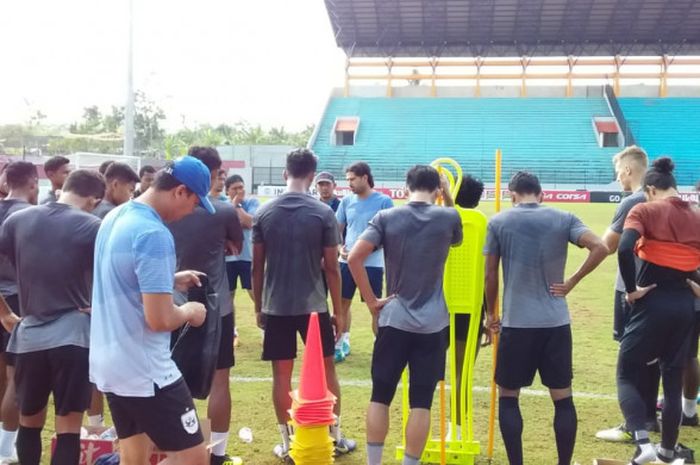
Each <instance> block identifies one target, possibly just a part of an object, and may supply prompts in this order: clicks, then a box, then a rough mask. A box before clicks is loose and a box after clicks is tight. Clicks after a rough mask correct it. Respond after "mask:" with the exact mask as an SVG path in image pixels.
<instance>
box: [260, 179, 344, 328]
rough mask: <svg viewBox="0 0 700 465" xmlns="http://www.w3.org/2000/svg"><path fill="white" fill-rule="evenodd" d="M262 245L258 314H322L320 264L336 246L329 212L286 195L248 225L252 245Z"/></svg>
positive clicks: (265, 206)
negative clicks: (262, 273)
mask: <svg viewBox="0 0 700 465" xmlns="http://www.w3.org/2000/svg"><path fill="white" fill-rule="evenodd" d="M258 243H263V244H264V245H265V256H266V266H265V285H264V286H263V304H262V311H263V313H265V314H267V315H275V316H294V315H308V314H310V313H313V312H319V313H323V312H327V311H328V304H327V302H326V287H325V285H324V283H323V274H322V270H321V259H322V258H323V250H324V249H325V248H326V247H336V246H338V244H339V243H340V235H339V234H338V223H337V221H336V220H335V214H334V213H333V210H332V209H331V208H330V207H329V206H328V205H326V204H325V203H323V202H319V201H318V199H316V198H314V197H312V196H311V195H309V194H302V193H297V192H288V193H286V194H284V195H281V196H280V197H277V198H276V199H274V200H271V201H269V202H267V203H265V204H263V205H262V206H261V207H260V208H259V209H258V212H257V214H256V215H255V219H254V220H253V245H255V244H258Z"/></svg>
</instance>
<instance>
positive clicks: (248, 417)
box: [43, 203, 700, 465]
mask: <svg viewBox="0 0 700 465" xmlns="http://www.w3.org/2000/svg"><path fill="white" fill-rule="evenodd" d="M555 206H557V207H559V208H562V209H565V210H569V211H572V212H574V213H575V214H577V215H578V216H579V217H580V218H581V219H582V220H583V221H584V222H585V223H586V224H587V225H588V226H589V227H591V228H592V229H593V230H594V231H595V232H596V233H597V234H601V235H602V233H603V232H604V230H605V228H606V227H607V225H608V223H609V221H610V219H611V218H612V214H613V211H614V208H615V205H612V204H560V205H555ZM482 207H483V210H484V211H485V212H486V213H487V214H488V215H491V214H493V204H492V203H485V204H483V206H482ZM569 252H570V254H569V261H568V269H569V270H573V269H575V268H576V267H577V266H578V265H579V264H580V263H581V262H582V260H583V257H584V253H585V252H584V251H581V250H578V249H577V248H576V247H570V249H569ZM614 277H615V259H614V257H610V258H608V259H607V260H606V261H605V262H604V263H603V264H602V265H601V266H600V268H599V269H598V270H597V271H596V272H595V273H594V274H593V275H591V276H589V277H588V278H587V279H586V280H584V281H583V282H582V283H581V284H580V285H579V286H578V287H577V288H576V289H575V290H574V291H573V292H572V293H571V294H570V296H569V298H568V302H569V307H570V309H571V315H572V327H573V335H574V383H573V387H574V391H575V397H574V399H575V402H576V406H577V409H578V418H579V428H578V438H577V444H576V450H575V453H574V461H575V462H578V463H581V464H590V463H591V462H592V459H593V458H596V457H608V458H618V459H621V460H624V459H629V457H630V456H631V453H632V449H633V447H632V446H631V445H629V444H625V445H620V444H610V443H605V442H601V441H598V440H596V439H595V437H594V434H595V432H596V431H597V430H598V429H601V428H603V427H611V426H614V425H616V424H619V423H620V422H621V418H622V417H621V414H620V411H619V408H618V404H617V400H616V388H615V361H616V355H617V344H616V343H615V342H614V341H613V340H612V336H611V334H612V307H613V302H612V301H613V283H614ZM236 312H237V322H238V329H239V333H240V338H241V345H240V347H239V348H238V350H237V353H236V363H237V366H236V367H235V368H234V369H233V371H232V378H233V380H232V385H231V392H232V395H233V419H232V423H231V433H232V436H231V441H230V443H229V452H230V453H231V454H233V455H238V456H241V457H242V458H243V459H244V462H245V463H247V464H255V465H266V464H275V463H279V462H278V460H277V459H276V458H275V457H274V456H273V455H272V452H271V451H272V448H273V446H274V445H275V443H276V442H277V441H278V440H279V435H278V433H277V427H276V421H275V418H274V413H273V409H272V404H271V381H270V376H271V372H270V367H269V364H267V363H264V362H262V361H260V350H261V346H260V342H261V337H260V331H259V330H258V329H257V327H256V326H255V318H254V315H253V307H252V304H251V302H250V299H249V298H248V296H247V295H246V294H244V293H239V295H237V296H236ZM353 312H354V313H353V315H354V317H353V327H352V340H351V345H352V355H351V356H350V357H349V358H348V359H347V360H346V361H345V362H343V363H342V364H340V365H339V366H338V375H339V378H340V381H341V384H342V401H343V414H342V421H343V429H344V431H345V434H346V435H347V436H348V437H351V438H353V439H356V440H357V442H358V444H359V448H358V449H359V450H358V451H357V452H355V453H354V454H351V455H350V456H346V457H342V458H340V459H338V460H337V463H340V464H345V465H359V464H364V463H365V454H364V431H365V428H364V415H365V409H366V407H367V403H368V401H369V396H370V373H369V366H370V357H371V350H372V340H373V336H372V331H371V329H370V318H369V313H368V311H367V309H366V307H365V306H364V305H363V304H361V303H360V302H359V299H358V300H357V302H355V303H354V305H353ZM491 359H492V353H491V349H490V348H486V349H484V350H482V351H481V353H480V355H479V358H478V360H477V365H476V369H475V373H476V374H475V383H474V384H475V386H477V387H478V390H477V391H476V393H475V436H476V438H477V439H478V440H480V441H481V444H482V451H483V453H484V454H485V451H486V440H487V434H488V426H487V422H488V408H489V395H488V392H487V390H486V389H484V388H486V387H488V386H489V380H490V373H491ZM532 389H533V390H534V391H536V392H533V393H524V394H523V396H522V398H521V407H522V412H523V419H524V424H525V430H524V434H523V444H524V451H525V461H526V462H527V463H530V464H537V465H543V464H548V463H549V464H554V463H556V460H557V455H556V448H555V445H554V434H553V431H552V426H551V425H552V418H553V407H552V404H551V401H550V400H549V397H548V396H546V395H542V393H543V392H544V391H545V389H544V388H543V387H542V386H541V385H540V384H539V382H538V381H536V383H535V385H533V386H532ZM576 394H580V395H576ZM398 395H399V394H398V393H397V400H398ZM199 411H200V413H204V412H206V410H205V409H204V404H203V403H202V404H200V408H199ZM244 426H248V427H250V428H251V429H252V430H253V435H254V440H253V442H252V443H250V444H245V443H242V442H241V441H239V440H238V436H237V432H238V430H239V429H240V428H241V427H244ZM399 428H400V410H399V408H398V402H395V405H394V407H393V415H392V426H391V434H390V437H389V438H388V440H387V447H386V450H385V455H384V460H385V463H396V461H395V460H394V459H393V456H394V447H395V446H396V445H397V443H398V441H399V434H400V432H399ZM51 434H52V431H51V428H50V427H47V428H46V430H45V431H44V438H45V439H46V441H45V445H46V446H48V439H49V437H50V435H51ZM655 440H657V441H658V437H656V436H655ZM680 441H681V442H682V443H684V444H686V445H688V446H690V447H692V448H700V428H694V429H693V428H682V430H681V437H680ZM44 450H45V451H48V448H47V447H46V448H45V449H44ZM43 463H48V453H46V452H45V454H44V460H43ZM477 463H479V464H485V463H487V460H486V458H485V455H482V457H480V458H478V459H477ZM493 463H495V464H506V463H507V460H506V456H505V451H504V449H503V444H502V442H501V441H500V433H499V432H498V430H497V432H496V446H495V454H494V462H493Z"/></svg>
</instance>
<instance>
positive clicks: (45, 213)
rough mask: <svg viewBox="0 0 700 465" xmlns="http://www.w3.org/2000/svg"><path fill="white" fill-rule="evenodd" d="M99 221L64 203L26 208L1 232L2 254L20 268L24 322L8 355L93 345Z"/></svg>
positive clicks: (0, 245)
mask: <svg viewBox="0 0 700 465" xmlns="http://www.w3.org/2000/svg"><path fill="white" fill-rule="evenodd" d="M99 227H100V220H99V219H97V218H95V217H94V216H93V215H90V214H89V213H86V212H84V211H82V210H78V209H77V208H74V207H71V206H70V205H66V204H64V203H58V202H54V203H49V204H46V205H41V206H38V207H31V208H25V209H24V210H21V211H19V212H17V213H15V214H13V215H12V216H10V217H9V218H7V220H5V222H4V223H3V225H2V229H0V253H3V254H6V255H7V256H8V257H9V259H10V261H11V262H12V263H13V264H14V266H15V268H16V270H17V284H18V287H19V301H20V308H21V310H22V317H23V319H22V322H21V323H20V324H19V326H18V327H17V328H16V330H15V331H14V332H13V333H12V338H11V339H10V343H9V347H8V351H9V352H12V353H25V352H34V351H38V350H47V349H52V348H56V347H61V346H65V345H75V346H78V347H85V348H87V347H89V340H90V315H88V314H87V313H83V312H80V311H79V309H85V308H89V307H90V302H91V293H92V273H93V270H92V266H93V256H94V248H95V238H96V236H97V230H98V229H99Z"/></svg>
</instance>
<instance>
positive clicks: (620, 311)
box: [613, 290, 631, 341]
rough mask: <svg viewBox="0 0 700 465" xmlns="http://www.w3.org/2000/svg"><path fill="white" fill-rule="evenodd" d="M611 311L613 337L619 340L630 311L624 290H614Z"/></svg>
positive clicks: (623, 332)
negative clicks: (612, 312) (613, 304)
mask: <svg viewBox="0 0 700 465" xmlns="http://www.w3.org/2000/svg"><path fill="white" fill-rule="evenodd" d="M613 311H614V314H613V339H615V340H616V341H620V340H621V339H622V336H623V335H624V334H625V326H626V325H627V322H628V321H629V319H630V311H631V309H630V304H628V303H627V300H626V299H625V293H624V292H622V291H617V290H616V291H615V307H614V309H613Z"/></svg>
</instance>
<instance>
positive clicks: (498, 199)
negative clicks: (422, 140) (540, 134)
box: [486, 149, 502, 463]
mask: <svg viewBox="0 0 700 465" xmlns="http://www.w3.org/2000/svg"><path fill="white" fill-rule="evenodd" d="M501 163H502V155H501V149H497V150H496V179H495V183H494V184H495V188H496V213H498V212H500V211H501ZM495 313H496V317H497V318H498V300H496V308H495ZM492 343H493V372H492V373H491V409H490V411H489V440H488V446H487V448H486V455H487V457H488V460H489V463H491V461H492V460H493V441H494V434H495V425H496V361H497V360H498V334H494V335H493V339H492Z"/></svg>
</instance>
